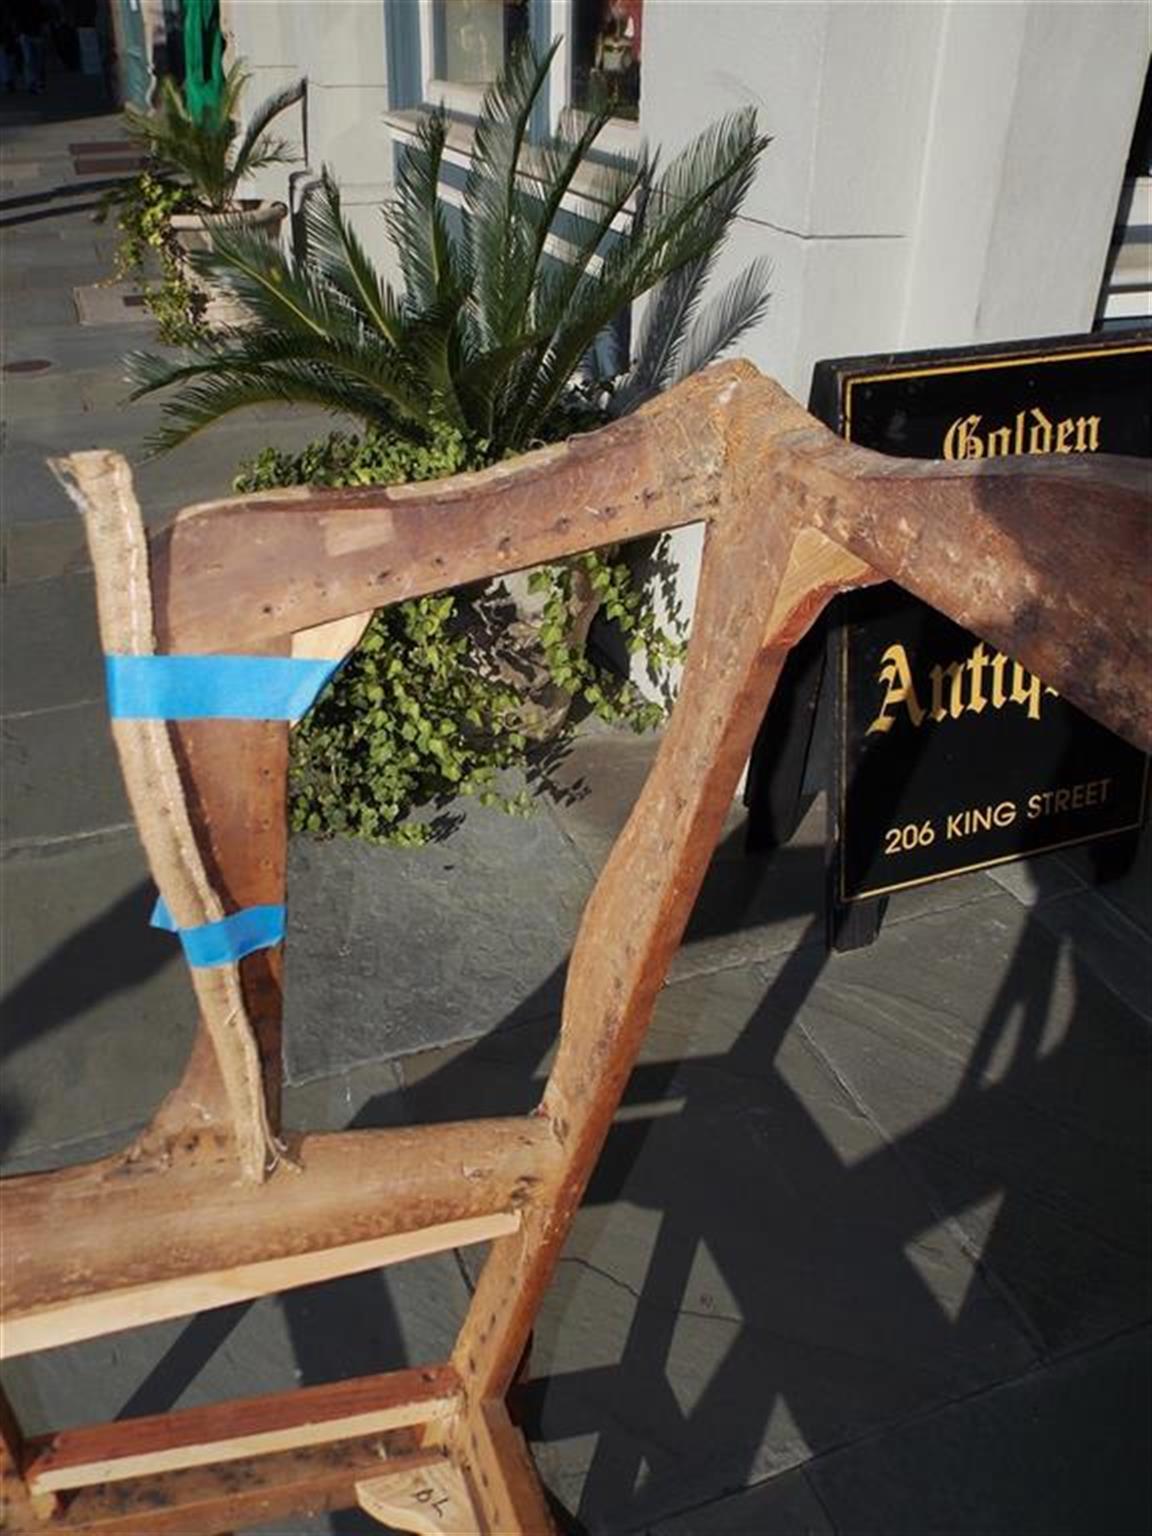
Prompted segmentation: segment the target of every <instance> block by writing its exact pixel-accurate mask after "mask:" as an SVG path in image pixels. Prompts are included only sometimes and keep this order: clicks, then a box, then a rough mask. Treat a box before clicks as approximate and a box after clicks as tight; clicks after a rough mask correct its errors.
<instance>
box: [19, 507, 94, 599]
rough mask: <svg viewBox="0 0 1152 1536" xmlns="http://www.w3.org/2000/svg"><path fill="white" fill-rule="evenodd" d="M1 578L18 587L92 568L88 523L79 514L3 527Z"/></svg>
mask: <svg viewBox="0 0 1152 1536" xmlns="http://www.w3.org/2000/svg"><path fill="white" fill-rule="evenodd" d="M0 551H2V554H0V560H2V565H0V581H2V582H3V584H4V585H5V586H16V585H17V584H18V583H19V582H25V581H47V580H50V579H51V578H52V577H55V576H72V575H78V574H80V573H81V572H82V571H86V570H90V569H91V560H90V558H89V555H88V541H87V540H86V539H85V537H84V524H83V523H82V522H81V521H80V519H79V518H78V517H76V516H75V515H73V516H72V517H62V518H59V519H58V520H55V521H52V522H38V523H8V524H6V525H4V526H3V527H0Z"/></svg>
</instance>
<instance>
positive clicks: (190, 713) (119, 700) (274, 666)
mask: <svg viewBox="0 0 1152 1536" xmlns="http://www.w3.org/2000/svg"><path fill="white" fill-rule="evenodd" d="M339 665H340V661H339V660H331V661H330V660H323V661H315V660H311V659H306V658H303V657H297V656H105V658H104V667H105V675H106V677H107V682H108V708H109V712H110V713H111V715H112V717H113V719H115V720H299V718H300V716H301V715H303V714H306V713H307V712H308V709H309V708H310V706H311V705H312V703H313V701H314V700H315V698H316V696H317V694H318V693H319V692H320V690H321V688H323V686H324V684H325V683H326V682H327V681H328V679H329V678H330V677H331V676H332V674H333V672H335V670H336V668H337V667H338V666H339Z"/></svg>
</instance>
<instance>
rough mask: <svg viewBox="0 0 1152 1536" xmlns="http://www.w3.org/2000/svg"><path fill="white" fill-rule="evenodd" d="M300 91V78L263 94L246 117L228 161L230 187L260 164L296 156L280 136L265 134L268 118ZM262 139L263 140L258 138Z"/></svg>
mask: <svg viewBox="0 0 1152 1536" xmlns="http://www.w3.org/2000/svg"><path fill="white" fill-rule="evenodd" d="M303 95H304V81H303V79H300V80H296V81H294V82H293V83H292V84H291V85H286V86H285V87H284V89H283V90H282V91H274V92H273V93H272V95H270V96H266V97H265V98H264V100H263V101H262V102H261V103H260V105H259V106H258V107H257V108H256V110H255V111H254V112H253V114H252V116H251V117H250V118H249V120H248V126H247V128H246V129H245V130H244V136H243V138H242V139H241V140H240V143H239V144H238V145H237V148H236V154H235V157H234V158H233V161H232V185H233V189H235V187H236V186H237V185H238V184H239V183H240V182H241V181H243V179H244V178H245V176H249V175H251V174H252V172H253V171H255V170H258V169H259V168H260V167H261V166H264V165H272V164H284V163H287V162H288V161H291V160H297V159H299V156H298V155H297V154H296V153H295V152H294V151H293V150H292V148H291V146H290V145H289V144H288V143H287V141H286V140H284V139H269V138H265V135H266V134H267V131H268V128H269V126H270V124H271V123H272V121H273V120H274V119H275V118H277V117H279V116H280V114H281V112H286V111H287V110H288V108H289V107H291V106H294V105H295V103H296V102H298V101H299V100H300V99H301V97H302V96H303ZM262 139H263V140H264V142H263V144H262V143H261V140H262Z"/></svg>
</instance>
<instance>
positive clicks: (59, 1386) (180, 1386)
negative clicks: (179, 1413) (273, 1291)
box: [3, 1254, 468, 1434]
mask: <svg viewBox="0 0 1152 1536" xmlns="http://www.w3.org/2000/svg"><path fill="white" fill-rule="evenodd" d="M467 1304H468V1291H467V1288H466V1287H465V1285H464V1282H463V1280H462V1278H461V1275H460V1272H459V1269H458V1268H457V1266H456V1264H455V1263H454V1261H453V1259H452V1256H451V1255H450V1254H439V1255H435V1256H433V1257H430V1258H424V1259H414V1260H412V1261H411V1262H410V1263H407V1264H398V1265H395V1266H393V1267H392V1268H390V1269H388V1270H374V1271H369V1272H368V1273H366V1274H363V1275H350V1276H348V1277H346V1278H345V1279H342V1280H337V1281H331V1282H328V1283H326V1284H324V1285H314V1286H305V1287H302V1288H300V1289H298V1290H294V1291H286V1292H284V1293H283V1294H282V1295H281V1296H280V1297H267V1298H262V1299H261V1300H259V1301H255V1302H249V1303H240V1304H236V1305H233V1306H229V1307H221V1308H214V1309H212V1310H210V1311H207V1312H203V1313H201V1314H199V1315H198V1316H196V1317H194V1318H191V1319H188V1320H182V1319H177V1320H174V1321H172V1322H167V1323H155V1324H152V1325H150V1326H148V1327H146V1328H131V1329H126V1330H124V1331H123V1332H121V1333H116V1334H109V1335H107V1336H105V1337H104V1338H100V1339H91V1340H86V1341H84V1342H83V1343H80V1344H70V1345H65V1346H62V1347H61V1348H58V1349H52V1350H45V1351H43V1352H41V1353H38V1354H36V1355H34V1356H30V1357H24V1358H20V1359H17V1360H14V1361H10V1362H8V1363H7V1364H6V1365H5V1368H4V1377H3V1380H4V1386H5V1390H6V1391H7V1392H8V1393H10V1395H11V1397H12V1406H13V1408H14V1409H15V1410H16V1413H17V1415H18V1416H19V1418H20V1421H21V1424H22V1425H23V1427H24V1429H25V1430H26V1432H28V1433H31V1434H37V1433H43V1432H44V1431H45V1430H47V1429H51V1428H55V1429H65V1428H72V1427H74V1426H75V1425H77V1424H80V1423H88V1422H99V1421H101V1420H104V1419H111V1418H116V1417H121V1416H122V1417H125V1418H132V1417H136V1416H139V1415H146V1414H152V1413H164V1412H167V1411H168V1410H169V1409H170V1408H190V1407H194V1406H198V1405H200V1404H205V1403H216V1402H223V1401H226V1400H227V1399H228V1398H233V1397H248V1396H253V1395H256V1394H259V1393H263V1392H277V1391H286V1390H291V1389H293V1388H295V1387H297V1386H320V1385H324V1384H326V1383H328V1382H333V1381H342V1380H346V1379H347V1378H349V1377H351V1376H357V1375H365V1374H371V1373H372V1372H375V1371H390V1370H397V1369H400V1368H401V1367H403V1366H406V1365H424V1364H430V1363H433V1362H435V1361H438V1360H442V1359H445V1358H446V1357H447V1354H448V1351H449V1349H450V1347H451V1342H452V1340H453V1338H454V1337H455V1333H456V1330H457V1329H458V1328H459V1325H460V1321H461V1319H462V1317H463V1314H464V1310H465V1308H466V1307H467ZM350 1319H355V1325H354V1326H350V1322H349V1320H350Z"/></svg>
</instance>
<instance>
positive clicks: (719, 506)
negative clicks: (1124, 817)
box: [152, 363, 1152, 747]
mask: <svg viewBox="0 0 1152 1536" xmlns="http://www.w3.org/2000/svg"><path fill="white" fill-rule="evenodd" d="M1149 475H1150V469H1149V466H1148V464H1147V463H1146V462H1145V461H1143V460H1125V459H1115V458H1110V457H1108V456H1107V455H1103V454H1093V455H1091V456H1081V457H1079V458H1072V457H1069V456H1063V457H1058V458H1057V457H1046V458H1043V459H1040V458H1036V457H1031V456H1028V457H1023V458H1002V459H985V460H979V461H976V460H971V461H964V462H959V463H944V462H940V461H926V460H925V461H921V460H917V461H910V460H904V459H901V460H892V459H886V458H884V457H883V456H882V455H880V454H876V453H872V452H870V451H869V450H867V449H863V448H858V447H854V446H852V445H850V444H847V443H845V442H843V441H842V440H841V439H840V438H838V437H836V436H835V435H834V434H833V433H831V432H829V431H828V430H827V428H825V427H823V426H822V425H821V424H820V423H818V422H816V421H814V420H813V418H812V417H810V416H809V415H808V414H807V412H806V411H804V410H803V408H802V407H801V406H799V405H797V404H796V402H795V401H793V400H792V399H791V398H790V397H789V396H788V395H787V394H786V393H785V391H783V390H782V389H781V388H780V387H779V386H778V385H776V384H774V383H772V381H770V380H768V379H764V378H762V377H761V376H760V375H759V374H757V373H756V371H755V369H753V368H751V367H750V365H748V364H740V363H732V364H723V365H720V366H719V367H716V368H712V369H709V370H707V371H706V372H705V373H703V374H701V375H698V376H697V377H695V378H693V379H689V380H686V381H685V383H684V384H682V385H680V386H678V388H677V389H676V390H673V391H670V392H669V393H668V394H666V395H663V396H661V397H660V398H659V399H657V400H655V401H653V402H652V403H651V404H650V405H648V406H646V407H644V409H643V410H641V411H639V412H637V413H636V415H635V416H632V417H629V418H628V419H627V420H626V421H622V422H619V423H617V424H615V425H613V426H611V427H607V428H605V429H603V430H602V431H600V432H597V433H593V434H592V435H590V436H589V437H586V438H575V439H572V440H571V442H570V443H569V444H567V445H565V446H560V447H553V448H545V449H541V450H539V451H538V452H537V453H532V454H525V455H523V456H522V457H521V458H519V459H516V460H513V461H512V462H511V463H510V464H507V465H499V466H497V467H496V468H494V469H490V470H485V471H483V472H481V473H479V474H473V475H460V476H457V477H455V478H454V479H453V480H450V481H443V482H439V483H436V484H433V485H415V486H400V487H395V488H392V489H390V490H385V489H381V488H379V487H363V488H357V489H354V490H338V491H326V492H319V493H312V494H310V495H301V494H299V493H283V492H267V493H263V494H261V495H259V496H250V497H241V498H233V499H230V500H228V501H222V502H214V503H206V504H204V505H202V506H199V507H192V508H189V509H187V510H186V511H185V512H184V513H181V514H180V515H179V516H178V517H177V519H176V520H175V521H174V522H173V523H172V524H171V526H170V527H169V528H167V529H166V530H163V531H162V532H160V533H158V534H157V535H155V536H154V537H153V540H152V557H153V569H154V571H155V575H156V579H155V585H156V592H157V598H156V602H157V630H158V634H159V636H160V639H161V643H162V644H163V645H164V646H165V647H166V648H168V649H172V650H193V651H194V650H198V649H208V648H211V647H212V646H213V645H214V646H216V647H217V648H219V649H228V648H232V647H235V648H241V649H243V648H245V647H247V646H249V645H252V644H256V643H259V642H260V641H261V640H263V639H267V638H269V637H272V636H276V635H281V634H284V633H288V632H291V631H293V630H294V629H298V628H304V627H307V626H309V625H315V624H320V623H324V622H327V621H330V620H332V619H334V618H337V617H339V616H341V615H343V614H347V613H352V612H355V611H357V610H359V609H363V608H366V607H369V606H376V607H380V606H384V605H386V604H388V603H391V602H397V601H399V600H401V599H402V598H405V597H411V596H416V595H419V594H421V593H426V592H433V591H438V590H440V589H442V588H443V587H445V586H447V585H462V584H464V583H465V582H469V581H474V580H480V579H482V578H484V577H486V576H492V575H499V574H500V573H501V572H503V571H509V570H518V569H523V568H524V567H526V566H529V565H533V564H536V563H538V562H540V561H543V560H549V559H557V558H559V557H561V556H563V555H565V554H572V553H576V552H577V551H579V550H582V549H588V548H593V547H597V546H603V545H605V544H611V543H615V542H618V541H619V540H621V539H627V538H634V537H639V536H641V535H643V534H646V533H652V532H656V531H658V530H659V529H662V528H666V527H674V526H680V525H683V524H685V523H689V522H697V521H708V522H711V523H713V524H715V525H719V524H721V523H723V522H724V521H726V519H727V517H728V514H729V511H730V509H731V508H732V507H733V506H734V505H735V504H736V501H737V500H738V499H740V497H743V498H746V499H750V501H751V503H752V505H753V506H754V507H755V509H756V510H757V512H758V514H759V516H761V517H765V518H771V519H773V520H774V521H781V522H785V523H787V524H789V525H790V526H791V527H793V528H794V529H797V530H798V529H799V528H801V527H804V526H815V527H819V528H822V529H823V530H824V531H825V532H827V533H828V534H829V535H830V536H831V537H832V538H833V539H835V541H836V542H838V543H841V544H843V545H844V546H845V547H846V548H848V549H850V550H851V551H852V552H853V553H854V554H855V555H856V556H857V557H858V558H859V559H860V560H862V561H864V562H865V563H866V564H868V565H869V566H871V567H873V568H874V569H875V570H877V571H878V572H879V573H880V575H881V576H883V577H885V578H887V579H891V580H894V581H898V582H900V584H901V585H903V586H905V587H906V588H907V589H908V590H909V591H911V592H914V593H915V594H916V595H917V596H920V597H923V598H924V599H925V600H926V601H928V602H931V603H933V605H934V606H936V607H938V608H939V609H940V610H941V612H943V613H946V614H947V615H948V616H949V617H950V618H953V619H955V620H956V621H957V622H958V623H962V624H965V625H967V626H968V627H971V628H973V629H975V630H976V632H977V633H979V634H981V635H982V636H983V637H984V638H985V639H987V640H989V641H990V642H991V643H992V644H994V645H996V646H997V647H998V648H1001V649H1004V650H1006V651H1008V653H1009V654H1012V655H1014V656H1015V657H1016V658H1017V659H1018V660H1020V661H1021V662H1023V663H1024V664H1025V665H1026V666H1028V667H1029V668H1030V669H1031V670H1033V671H1036V672H1037V673H1038V674H1039V675H1040V676H1041V677H1043V678H1044V680H1045V682H1048V683H1050V684H1051V685H1052V686H1053V687H1055V688H1057V689H1058V690H1059V691H1060V692H1061V693H1063V694H1064V695H1065V696H1066V697H1068V698H1069V699H1071V700H1072V701H1073V702H1075V703H1077V704H1079V705H1080V707H1081V708H1083V709H1085V710H1086V711H1087V712H1088V713H1089V714H1092V715H1093V716H1094V717H1095V718H1099V719H1101V720H1103V722H1104V723H1105V724H1107V725H1109V726H1111V728H1112V729H1114V730H1117V731H1119V732H1120V734H1121V735H1124V736H1126V737H1127V738H1128V739H1129V740H1132V741H1135V742H1136V743H1137V744H1138V745H1143V746H1146V747H1147V746H1148V745H1150V744H1152V699H1150V695H1149V685H1148V681H1147V677H1148V663H1149V657H1150V647H1152V640H1150V638H1149V634H1148V627H1147V625H1146V624H1145V623H1144V622H1143V620H1144V619H1145V618H1146V616H1147V599H1146V594H1145V592H1144V590H1143V584H1144V580H1145V572H1146V562H1147V557H1148V553H1149V520H1148V512H1147V508H1148V497H1149ZM738 481H739V482H741V483H742V486H743V489H742V490H741V491H740V493H739V496H737V495H736V494H735V487H736V483H737V482H738ZM175 572H178V573H179V574H178V576H177V575H175V574H174V573H175ZM237 591H243V592H244V593H245V601H244V602H243V603H235V602H234V601H232V598H233V596H234V594H235V593H236V592H237ZM1041 594H1043V596H1041ZM1110 610H1114V611H1116V612H1117V613H1118V615H1119V617H1120V622H1121V625H1122V633H1121V635H1120V636H1119V637H1117V638H1115V639H1114V638H1113V637H1112V634H1111V631H1110V626H1109V624H1108V621H1107V618H1106V615H1107V614H1108V613H1109V611H1110ZM1070 616H1071V617H1072V618H1073V619H1074V620H1075V621H1076V622H1077V623H1079V622H1080V621H1081V620H1083V621H1084V623H1085V625H1086V630H1085V633H1086V636H1087V638H1088V642H1089V643H1088V645H1087V646H1085V647H1083V648H1082V650H1083V652H1084V654H1080V655H1077V654H1074V652H1075V649H1076V648H1075V647H1074V646H1073V645H1072V643H1071V639H1070V635H1071V627H1070V623H1069V618H1070ZM1122 657H1123V658H1127V659H1128V660H1130V662H1131V665H1130V666H1128V665H1125V666H1121V665H1118V664H1117V662H1118V660H1119V659H1120V658H1122Z"/></svg>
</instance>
